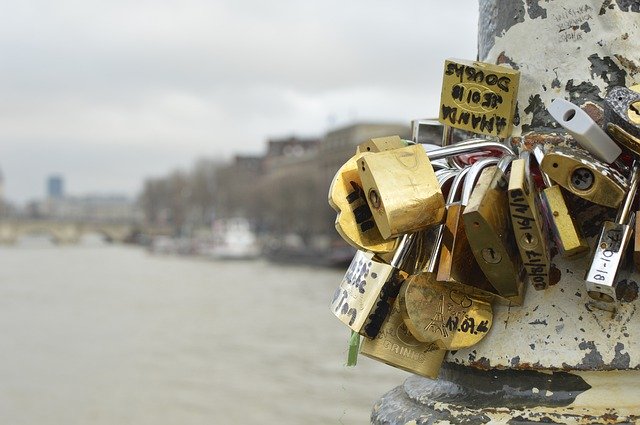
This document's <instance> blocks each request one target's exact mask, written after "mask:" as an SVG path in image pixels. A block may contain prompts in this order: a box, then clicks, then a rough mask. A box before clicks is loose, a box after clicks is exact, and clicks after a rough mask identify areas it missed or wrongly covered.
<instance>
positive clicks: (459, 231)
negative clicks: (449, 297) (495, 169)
mask: <svg viewBox="0 0 640 425" xmlns="http://www.w3.org/2000/svg"><path fill="white" fill-rule="evenodd" d="M498 161H499V160H498V159H497V158H484V159H480V160H478V161H476V162H475V163H474V164H473V165H472V166H471V167H469V168H467V170H469V172H468V173H467V175H466V176H465V180H464V185H463V188H462V196H461V200H460V201H459V202H453V198H454V197H453V196H451V192H450V193H449V195H450V196H449V199H448V200H447V201H448V206H447V218H446V220H445V224H444V229H443V234H442V247H441V249H440V258H439V260H438V267H437V273H436V279H437V280H438V281H440V282H457V283H460V284H463V285H469V286H473V287H476V288H479V289H482V290H485V291H489V292H493V287H492V285H491V283H490V282H489V281H488V280H487V279H486V277H485V275H484V273H483V272H482V270H481V269H480V266H479V265H478V262H477V261H476V259H475V257H474V256H473V254H472V252H471V247H470V246H469V242H468V240H467V235H466V231H465V227H464V221H463V220H462V212H463V211H464V208H465V207H466V205H467V204H468V202H469V198H470V196H471V192H472V189H473V187H474V186H475V182H476V180H477V179H478V176H479V175H480V173H481V172H482V169H484V168H485V167H488V166H490V165H495V164H496V163H498Z"/></svg>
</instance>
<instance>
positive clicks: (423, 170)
mask: <svg viewBox="0 0 640 425" xmlns="http://www.w3.org/2000/svg"><path fill="white" fill-rule="evenodd" d="M394 137H397V136H394ZM398 140H400V139H399V138H398ZM487 148H492V149H497V150H500V151H501V152H508V153H512V152H513V151H512V150H511V149H510V148H509V147H507V146H505V145H504V144H502V143H499V142H493V141H487V140H486V139H472V140H469V141H467V142H464V143H459V144H456V145H452V146H447V147H444V148H441V149H437V150H433V151H429V152H426V153H425V151H426V148H425V147H424V146H422V145H412V146H407V147H405V148H400V149H392V150H388V151H382V152H378V153H371V154H366V155H363V156H362V157H361V158H360V159H359V161H358V167H359V168H358V173H359V176H360V179H361V181H362V188H363V193H364V194H365V198H366V199H367V202H368V205H369V209H370V211H371V212H372V213H373V218H374V221H375V224H376V227H377V228H378V229H379V232H380V235H381V236H382V238H383V239H385V240H388V239H390V238H394V237H397V236H399V235H400V234H404V233H414V232H417V231H420V230H425V229H428V228H429V227H432V226H434V225H435V224H438V223H440V222H442V219H443V218H444V197H443V195H442V193H441V192H440V190H439V187H438V182H437V178H436V176H435V172H434V170H433V167H432V166H431V161H434V160H438V159H442V158H447V157H449V156H452V155H460V154H463V153H471V152H477V151H481V150H483V149H487ZM421 150H422V151H421Z"/></svg>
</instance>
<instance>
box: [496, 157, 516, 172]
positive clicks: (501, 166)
mask: <svg viewBox="0 0 640 425" xmlns="http://www.w3.org/2000/svg"><path fill="white" fill-rule="evenodd" d="M514 159H516V156H515V155H505V156H503V157H502V158H500V160H499V161H498V165H497V167H498V170H500V171H502V174H506V173H507V170H509V167H510V166H511V163H512V162H513V160H514Z"/></svg>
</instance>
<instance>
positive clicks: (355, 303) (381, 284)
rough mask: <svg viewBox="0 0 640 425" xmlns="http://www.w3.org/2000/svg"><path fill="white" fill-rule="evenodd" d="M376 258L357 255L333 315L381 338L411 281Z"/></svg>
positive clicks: (336, 298) (336, 297) (335, 297)
mask: <svg viewBox="0 0 640 425" xmlns="http://www.w3.org/2000/svg"><path fill="white" fill-rule="evenodd" d="M372 256H373V254H372V253H367V252H363V251H358V252H356V255H355V256H354V257H353V261H351V264H350V265H349V268H348V269H347V272H346V274H345V276H344V278H343V279H342V282H341V283H340V286H338V288H337V289H336V291H335V293H334V295H333V300H332V302H331V311H332V312H333V314H334V315H335V316H336V317H337V318H338V319H339V320H340V321H341V322H342V323H344V324H345V325H347V326H348V327H349V328H351V329H352V330H353V331H355V332H358V333H359V334H361V335H364V336H367V337H369V338H373V337H375V336H376V335H377V334H378V331H379V330H380V327H381V326H382V323H383V322H384V320H385V319H386V317H387V315H388V314H389V311H390V309H391V306H392V304H393V302H394V301H395V299H396V296H397V295H398V291H399V290H400V285H401V284H402V282H404V279H405V278H406V277H407V274H406V273H404V272H402V271H401V270H398V269H396V268H394V267H391V266H390V265H388V264H384V263H380V262H377V261H375V260H373V259H372Z"/></svg>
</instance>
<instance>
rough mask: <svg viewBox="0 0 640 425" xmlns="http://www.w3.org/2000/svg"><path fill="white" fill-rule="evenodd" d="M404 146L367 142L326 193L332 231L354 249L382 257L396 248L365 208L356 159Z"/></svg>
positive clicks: (393, 141)
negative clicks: (332, 219) (332, 217)
mask: <svg viewBox="0 0 640 425" xmlns="http://www.w3.org/2000/svg"><path fill="white" fill-rule="evenodd" d="M404 146H406V143H405V142H403V141H402V140H401V139H400V138H399V137H381V138H375V139H370V140H369V141H367V142H364V143H362V144H361V145H359V146H358V148H357V150H356V154H355V155H354V156H353V157H352V158H350V159H349V160H348V161H347V162H346V163H345V164H344V165H343V166H342V167H340V169H339V170H338V172H337V173H336V175H335V177H334V178H333V181H332V182H331V187H330V189H329V205H331V207H332V208H333V209H334V210H335V211H336V212H337V213H338V214H337V216H336V221H335V228H336V230H337V232H338V233H339V234H340V236H342V238H343V239H344V240H345V241H346V242H347V243H349V244H350V245H351V246H353V247H354V248H356V249H362V250H366V251H371V252H376V253H384V252H391V251H393V250H394V249H395V247H396V243H397V241H396V240H385V239H384V238H383V237H382V235H380V231H379V230H378V228H377V226H376V224H375V221H374V219H373V214H372V213H371V209H370V208H369V205H368V204H367V201H366V198H365V193H364V191H363V189H362V182H361V181H360V176H359V175H358V170H357V167H358V162H357V161H358V159H359V158H360V157H361V156H363V155H367V154H369V153H375V152H382V151H384V150H389V149H397V148H401V147H404Z"/></svg>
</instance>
